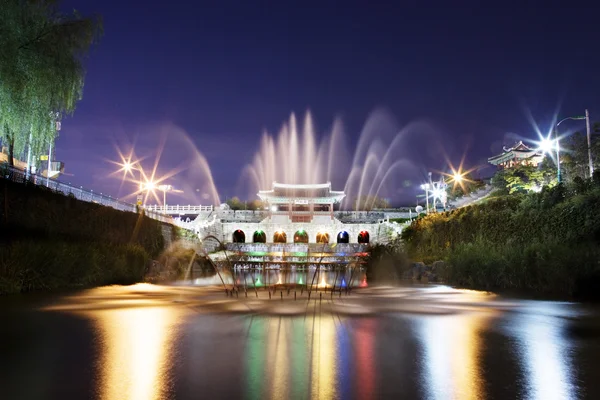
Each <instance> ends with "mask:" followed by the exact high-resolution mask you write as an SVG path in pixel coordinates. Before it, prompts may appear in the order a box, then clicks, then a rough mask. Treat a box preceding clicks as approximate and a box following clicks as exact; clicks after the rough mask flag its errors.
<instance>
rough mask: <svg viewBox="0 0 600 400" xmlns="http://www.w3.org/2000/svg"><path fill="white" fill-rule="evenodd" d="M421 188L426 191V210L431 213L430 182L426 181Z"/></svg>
mask: <svg viewBox="0 0 600 400" xmlns="http://www.w3.org/2000/svg"><path fill="white" fill-rule="evenodd" d="M421 189H423V190H424V191H425V201H426V204H427V208H426V210H427V211H426V212H427V214H429V183H424V184H422V185H421Z"/></svg>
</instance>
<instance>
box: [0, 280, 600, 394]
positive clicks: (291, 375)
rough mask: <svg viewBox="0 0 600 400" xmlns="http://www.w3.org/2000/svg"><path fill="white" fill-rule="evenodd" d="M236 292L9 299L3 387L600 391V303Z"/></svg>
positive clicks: (0, 340)
mask: <svg viewBox="0 0 600 400" xmlns="http://www.w3.org/2000/svg"><path fill="white" fill-rule="evenodd" d="M198 283H199V284H202V283H203V282H201V281H200V282H198ZM204 283H213V282H212V281H211V282H208V281H206V282H204ZM294 294H296V296H297V297H296V300H294ZM238 296H239V297H236V296H234V297H233V298H232V297H227V296H225V294H224V291H223V290H221V289H220V288H218V287H215V286H202V285H200V286H189V285H172V286H158V285H149V284H139V285H133V286H113V287H103V288H97V289H91V290H85V291H80V292H73V293H68V294H61V295H35V294H34V295H28V296H8V297H4V298H0V321H1V324H0V399H4V400H6V399H87V398H95V399H107V400H123V399H136V400H138V399H139V400H148V399H171V398H172V399H200V398H207V399H221V398H223V399H309V398H321V399H335V398H340V399H342V398H343V399H380V398H393V399H399V398H406V399H452V398H455V399H485V398H489V399H517V398H519V399H520V398H526V399H528V398H531V399H544V400H548V399H571V398H572V399H575V398H589V399H599V398H600V362H599V360H600V308H599V307H598V306H592V305H584V304H578V303H568V302H550V301H532V300H522V299H514V298H506V297H500V296H497V295H494V294H490V293H484V292H477V291H466V290H455V289H452V288H449V287H446V286H433V285H432V286H408V287H383V286H381V287H363V288H360V289H357V290H355V291H354V292H353V293H352V294H350V295H346V294H342V295H341V296H340V294H339V293H335V295H332V294H331V293H330V292H323V291H319V292H313V293H312V297H311V299H310V300H308V299H307V296H306V292H304V293H303V294H302V296H300V293H299V292H296V293H294V290H292V291H291V292H290V294H288V293H287V292H285V291H279V292H277V293H276V294H275V295H274V296H272V298H271V299H269V297H268V292H267V291H266V290H265V289H264V288H262V289H258V290H257V291H256V292H255V291H254V289H253V288H250V289H249V291H248V293H247V297H246V293H245V292H243V291H242V292H241V293H240V294H239V295H238ZM257 296H258V297H257Z"/></svg>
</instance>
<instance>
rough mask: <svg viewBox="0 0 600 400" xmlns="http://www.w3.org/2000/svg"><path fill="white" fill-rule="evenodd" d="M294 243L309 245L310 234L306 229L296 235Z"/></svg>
mask: <svg viewBox="0 0 600 400" xmlns="http://www.w3.org/2000/svg"><path fill="white" fill-rule="evenodd" d="M294 243H308V233H306V231H305V230H304V229H300V230H299V231H297V232H296V233H295V234H294Z"/></svg>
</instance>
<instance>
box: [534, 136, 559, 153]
mask: <svg viewBox="0 0 600 400" xmlns="http://www.w3.org/2000/svg"><path fill="white" fill-rule="evenodd" d="M555 147H556V144H555V141H554V140H552V139H550V138H544V139H542V140H540V141H539V142H538V150H539V151H541V152H542V153H544V154H547V153H552V152H553V151H554V150H555Z"/></svg>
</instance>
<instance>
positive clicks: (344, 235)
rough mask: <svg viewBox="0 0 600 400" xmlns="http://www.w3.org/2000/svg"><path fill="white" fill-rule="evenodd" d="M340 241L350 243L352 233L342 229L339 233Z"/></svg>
mask: <svg viewBox="0 0 600 400" xmlns="http://www.w3.org/2000/svg"><path fill="white" fill-rule="evenodd" d="M337 242H338V243H350V235H349V234H348V232H346V231H341V232H340V233H338V235H337Z"/></svg>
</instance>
